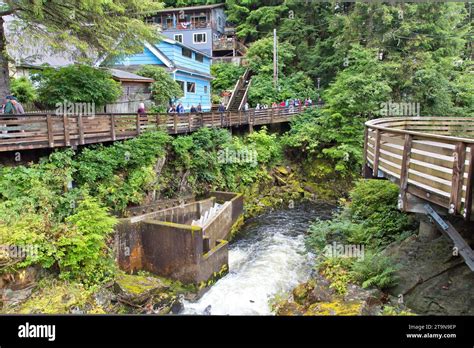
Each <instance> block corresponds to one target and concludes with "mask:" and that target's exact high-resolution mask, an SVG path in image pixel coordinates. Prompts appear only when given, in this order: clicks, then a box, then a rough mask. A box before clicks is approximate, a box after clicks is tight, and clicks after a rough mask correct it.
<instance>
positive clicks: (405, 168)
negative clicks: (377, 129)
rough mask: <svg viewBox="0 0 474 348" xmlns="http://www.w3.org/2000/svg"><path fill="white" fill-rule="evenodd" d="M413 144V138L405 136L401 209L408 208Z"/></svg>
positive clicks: (401, 171) (401, 178) (409, 135)
mask: <svg viewBox="0 0 474 348" xmlns="http://www.w3.org/2000/svg"><path fill="white" fill-rule="evenodd" d="M412 143H413V136H412V135H411V134H405V143H404V145H403V156H402V163H401V165H402V168H401V170H400V200H401V202H400V203H401V207H400V208H401V209H402V210H405V209H406V208H407V188H408V174H409V170H410V158H411V146H412Z"/></svg>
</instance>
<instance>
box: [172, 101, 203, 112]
mask: <svg viewBox="0 0 474 348" xmlns="http://www.w3.org/2000/svg"><path fill="white" fill-rule="evenodd" d="M189 112H191V113H192V114H193V113H194V114H195V113H201V112H202V105H201V103H199V104H198V106H194V105H191V108H190V110H189ZM168 113H169V114H176V113H177V114H184V113H185V110H184V106H183V104H182V103H179V104H178V105H174V104H172V105H171V106H170V107H169V109H168Z"/></svg>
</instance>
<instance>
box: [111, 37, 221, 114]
mask: <svg viewBox="0 0 474 348" xmlns="http://www.w3.org/2000/svg"><path fill="white" fill-rule="evenodd" d="M211 63H212V57H211V56H210V55H208V54H206V53H204V52H201V51H198V50H196V49H194V48H192V47H189V46H187V45H184V44H182V43H180V42H177V41H174V40H171V39H167V38H166V39H164V40H162V41H160V42H159V43H158V44H156V45H152V44H149V43H145V47H144V49H143V52H141V53H138V54H135V55H131V56H126V57H124V58H120V59H119V60H118V61H116V62H115V63H114V68H116V69H120V70H127V71H130V72H134V71H137V70H138V69H140V67H142V66H143V65H156V66H161V67H163V68H165V69H166V70H167V71H168V72H169V73H170V75H171V76H172V77H173V79H174V80H175V81H176V82H178V84H179V85H180V86H181V88H182V89H183V94H184V96H183V97H182V98H180V99H178V100H171V101H170V103H174V104H177V103H180V102H181V103H182V104H183V106H184V108H185V110H186V111H189V110H190V109H191V107H192V106H193V105H194V106H196V107H197V105H198V104H201V106H202V109H203V111H209V110H210V109H211V80H212V76H211Z"/></svg>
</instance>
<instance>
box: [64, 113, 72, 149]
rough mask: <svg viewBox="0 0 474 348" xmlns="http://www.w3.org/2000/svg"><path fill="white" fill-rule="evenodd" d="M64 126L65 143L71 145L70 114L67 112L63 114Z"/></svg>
mask: <svg viewBox="0 0 474 348" xmlns="http://www.w3.org/2000/svg"><path fill="white" fill-rule="evenodd" d="M63 127H64V145H65V146H71V137H70V135H69V116H68V115H67V113H66V112H65V113H64V114H63Z"/></svg>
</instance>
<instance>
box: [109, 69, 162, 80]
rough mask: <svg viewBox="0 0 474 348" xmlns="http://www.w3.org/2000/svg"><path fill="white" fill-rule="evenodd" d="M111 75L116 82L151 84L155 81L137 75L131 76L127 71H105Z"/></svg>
mask: <svg viewBox="0 0 474 348" xmlns="http://www.w3.org/2000/svg"><path fill="white" fill-rule="evenodd" d="M107 70H108V71H110V73H111V74H112V77H113V78H115V79H116V80H119V81H122V82H143V83H153V82H155V80H153V79H150V78H148V77H143V76H140V75H137V74H133V73H131V72H128V71H123V70H118V69H107Z"/></svg>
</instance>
